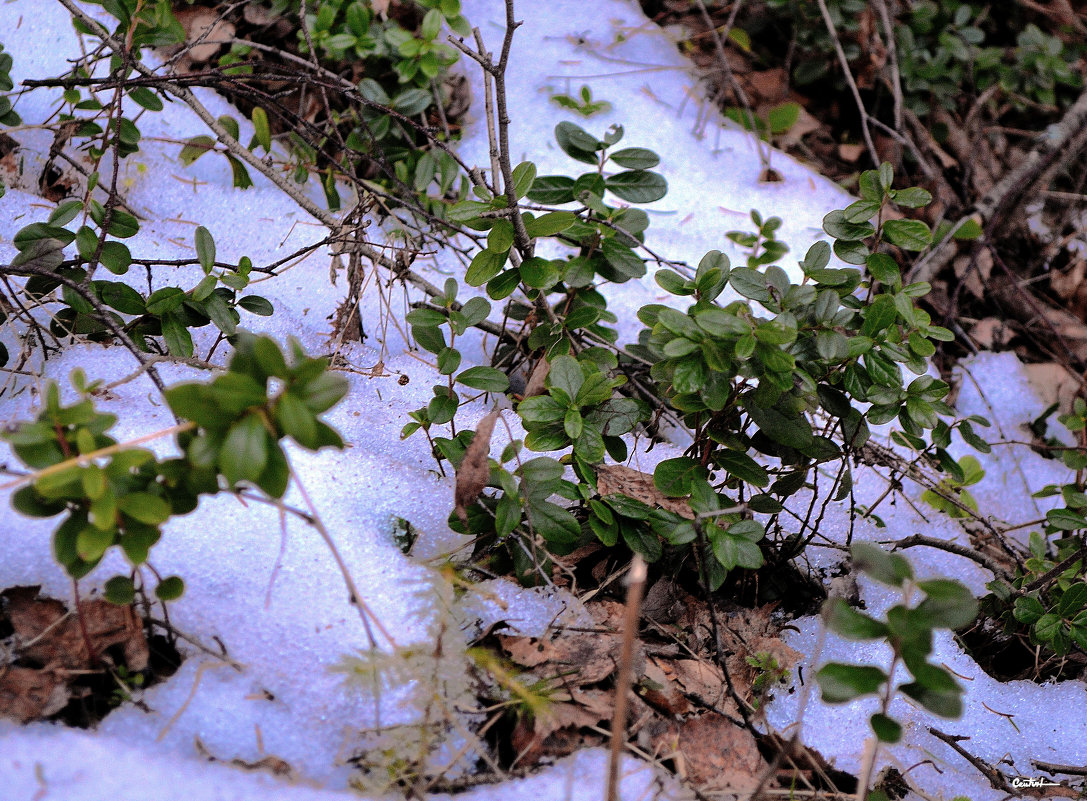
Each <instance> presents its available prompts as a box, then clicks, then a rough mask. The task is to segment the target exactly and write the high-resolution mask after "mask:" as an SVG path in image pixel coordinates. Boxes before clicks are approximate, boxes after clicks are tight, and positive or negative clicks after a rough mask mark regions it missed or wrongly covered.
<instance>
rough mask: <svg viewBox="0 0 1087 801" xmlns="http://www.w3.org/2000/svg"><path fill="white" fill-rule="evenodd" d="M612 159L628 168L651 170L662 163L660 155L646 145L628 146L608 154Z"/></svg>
mask: <svg viewBox="0 0 1087 801" xmlns="http://www.w3.org/2000/svg"><path fill="white" fill-rule="evenodd" d="M608 159H609V160H610V161H613V162H615V163H616V164H618V165H619V166H620V167H626V168H627V169H628V170H649V169H652V168H653V167H656V166H657V165H658V164H660V156H658V155H657V154H656V153H654V152H653V151H652V150H647V149H646V148H644V147H627V148H623V149H622V150H616V151H615V152H614V153H610V154H609V155H608Z"/></svg>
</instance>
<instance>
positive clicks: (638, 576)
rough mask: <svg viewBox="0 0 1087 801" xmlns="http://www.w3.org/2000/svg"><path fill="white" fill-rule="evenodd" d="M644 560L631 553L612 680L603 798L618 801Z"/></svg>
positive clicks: (643, 577) (638, 555) (643, 587)
mask: <svg viewBox="0 0 1087 801" xmlns="http://www.w3.org/2000/svg"><path fill="white" fill-rule="evenodd" d="M645 574H646V570H645V560H643V559H642V557H641V554H634V558H633V559H632V560H631V562H630V572H629V573H628V574H627V606H626V610H625V612H624V614H623V649H622V652H621V654H620V657H619V677H618V678H617V679H616V682H615V685H616V686H615V710H614V714H613V715H612V717H611V754H610V755H609V756H608V791H607V795H605V796H604V797H605V799H606V801H619V760H620V758H621V757H622V754H623V744H624V743H625V742H626V739H627V737H626V732H627V707H628V706H629V698H628V693H629V692H630V685H631V681H632V680H633V673H634V666H633V662H634V640H635V639H636V638H637V636H638V620H639V617H640V612H641V608H642V592H643V591H644V590H645Z"/></svg>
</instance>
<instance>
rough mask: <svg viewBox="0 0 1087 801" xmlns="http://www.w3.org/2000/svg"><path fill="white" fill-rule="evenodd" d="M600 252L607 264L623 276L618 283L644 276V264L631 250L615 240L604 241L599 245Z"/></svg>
mask: <svg viewBox="0 0 1087 801" xmlns="http://www.w3.org/2000/svg"><path fill="white" fill-rule="evenodd" d="M600 252H601V253H602V254H603V255H604V258H605V259H606V260H607V262H608V264H610V265H611V266H612V267H614V268H615V269H616V270H617V271H618V272H619V273H621V274H622V275H623V276H624V278H622V279H619V280H620V281H622V280H626V279H627V278H641V277H642V276H643V275H645V262H644V261H642V259H641V257H639V256H638V254H637V253H635V252H634V250H633V249H631V248H628V247H627V246H626V245H624V244H622V243H621V242H619V241H618V240H617V239H605V240H604V241H603V242H602V243H601V245H600Z"/></svg>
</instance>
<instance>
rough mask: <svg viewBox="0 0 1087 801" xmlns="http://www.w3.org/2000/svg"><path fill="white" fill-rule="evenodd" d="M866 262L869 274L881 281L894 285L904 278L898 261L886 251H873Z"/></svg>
mask: <svg viewBox="0 0 1087 801" xmlns="http://www.w3.org/2000/svg"><path fill="white" fill-rule="evenodd" d="M864 263H865V266H867V267H868V274H869V275H871V276H872V277H873V278H875V279H876V280H877V281H880V282H881V283H884V284H892V285H894V284H897V283H898V282H899V281H901V280H902V274H901V273H900V272H899V269H898V262H896V261H895V260H894V259H892V258H891V257H890V256H888V255H887V254H886V253H873V254H871V255H870V256H868V258H867V259H865V262H864Z"/></svg>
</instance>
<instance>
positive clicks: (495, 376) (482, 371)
mask: <svg viewBox="0 0 1087 801" xmlns="http://www.w3.org/2000/svg"><path fill="white" fill-rule="evenodd" d="M456 381H457V383H458V384H464V386H466V387H471V388H472V389H481V390H483V391H485V392H505V391H506V390H507V389H508V388H509V385H510V380H509V378H508V377H507V376H506V374H505V373H503V372H502V371H501V370H496V369H495V368H493V367H482V366H479V367H469V368H468V369H467V370H465V371H463V372H462V373H460V374H459V375H458V376H457V378H456Z"/></svg>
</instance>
